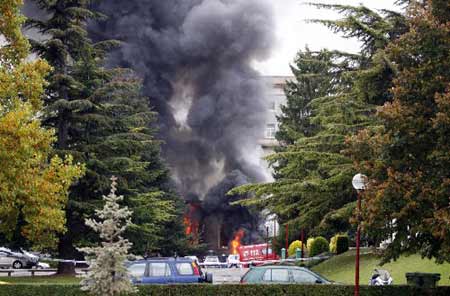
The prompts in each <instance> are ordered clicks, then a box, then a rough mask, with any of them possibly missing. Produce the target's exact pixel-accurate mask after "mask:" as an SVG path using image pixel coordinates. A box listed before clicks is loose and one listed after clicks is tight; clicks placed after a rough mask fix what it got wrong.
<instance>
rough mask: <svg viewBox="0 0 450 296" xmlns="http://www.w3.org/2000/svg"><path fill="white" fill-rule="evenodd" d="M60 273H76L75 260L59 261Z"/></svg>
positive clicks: (58, 272)
mask: <svg viewBox="0 0 450 296" xmlns="http://www.w3.org/2000/svg"><path fill="white" fill-rule="evenodd" d="M57 274H58V275H75V274H76V272H75V262H59V263H58V271H57Z"/></svg>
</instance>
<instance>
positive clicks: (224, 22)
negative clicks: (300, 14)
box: [91, 0, 274, 199]
mask: <svg viewBox="0 0 450 296" xmlns="http://www.w3.org/2000/svg"><path fill="white" fill-rule="evenodd" d="M96 5H97V7H96V8H97V9H98V10H100V11H101V12H102V13H104V14H105V15H107V16H108V19H107V20H106V21H104V22H101V23H96V24H92V25H91V32H92V35H93V37H94V38H95V39H97V40H102V39H111V38H113V39H118V40H121V41H122V42H123V43H122V46H121V47H120V48H119V49H118V50H116V51H115V52H114V54H113V55H112V56H111V58H110V63H111V65H114V66H116V65H119V66H126V67H131V68H133V69H134V70H136V71H137V72H138V73H139V74H140V75H141V76H142V77H143V78H144V84H145V89H144V92H145V95H147V96H149V97H150V98H151V102H152V104H153V105H154V108H155V109H156V111H158V112H159V114H160V125H161V137H162V138H163V140H164V141H165V146H164V147H163V150H164V151H163V152H164V155H165V157H166V159H167V161H168V162H169V164H170V166H171V169H172V173H173V175H174V178H175V181H176V183H177V185H178V188H179V190H180V192H182V193H183V194H188V193H189V194H195V195H197V196H199V197H200V199H204V197H205V195H206V193H207V192H208V190H209V189H210V188H211V187H212V186H214V185H215V184H218V183H219V182H220V181H221V180H222V179H223V178H224V177H225V176H226V175H227V174H228V173H230V172H232V171H233V170H240V171H241V172H242V173H243V174H244V175H245V176H247V177H249V179H250V181H252V182H253V181H264V180H266V179H267V177H268V174H267V173H266V171H265V169H264V168H262V167H260V165H259V161H260V157H261V155H262V151H261V149H260V148H259V146H258V144H257V140H258V139H259V138H261V137H262V136H263V128H264V116H265V114H264V112H265V111H264V110H265V109H266V108H265V104H266V100H265V93H264V86H263V84H262V82H261V81H260V80H259V74H258V73H257V72H256V71H254V70H253V68H252V67H251V64H252V63H253V62H254V61H258V60H263V59H265V58H267V57H268V54H269V53H270V48H271V47H272V44H273V43H274V38H273V36H274V34H273V30H274V24H273V20H272V13H271V7H270V6H269V4H268V1H266V0H126V1H124V0H105V1H101V2H99V4H96Z"/></svg>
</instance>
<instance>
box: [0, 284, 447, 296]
mask: <svg viewBox="0 0 450 296" xmlns="http://www.w3.org/2000/svg"><path fill="white" fill-rule="evenodd" d="M360 294H361V296H385V295H395V296H410V295H418V296H419V295H420V296H422V295H423V296H431V295H433V296H435V295H436V296H448V295H450V287H438V288H436V289H429V290H421V289H416V288H414V287H410V286H385V287H368V286H362V287H361V293H360ZM17 295H20V296H86V295H87V294H86V293H84V292H81V291H80V289H79V287H78V286H70V285H2V286H0V296H17ZM133 295H135V296H156V295H163V296H203V295H211V296H213V295H214V296H235V295H236V296H237V295H242V296H256V295H258V296H259V295H261V296H269V295H270V296H274V295H275V296H276V295H292V296H294V295H295V296H330V295H333V296H351V295H353V287H352V286H341V285H330V286H301V285H174V286H142V287H140V288H139V292H138V293H136V294H133Z"/></svg>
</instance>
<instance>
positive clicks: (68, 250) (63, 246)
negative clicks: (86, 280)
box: [57, 231, 76, 275]
mask: <svg viewBox="0 0 450 296" xmlns="http://www.w3.org/2000/svg"><path fill="white" fill-rule="evenodd" d="M69 232H70V231H68V232H66V233H65V234H64V235H63V236H62V237H61V238H60V240H59V244H58V255H59V258H60V259H66V260H74V259H75V253H74V248H73V246H72V241H71V239H70V237H69V235H68V234H69ZM75 265H76V264H75V262H70V261H68V262H59V263H58V271H57V274H59V275H75Z"/></svg>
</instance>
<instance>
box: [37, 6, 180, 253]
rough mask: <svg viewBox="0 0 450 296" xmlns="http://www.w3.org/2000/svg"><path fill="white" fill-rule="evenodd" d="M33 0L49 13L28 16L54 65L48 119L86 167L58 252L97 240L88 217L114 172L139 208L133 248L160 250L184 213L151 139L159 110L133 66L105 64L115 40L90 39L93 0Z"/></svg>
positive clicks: (61, 143)
mask: <svg viewBox="0 0 450 296" xmlns="http://www.w3.org/2000/svg"><path fill="white" fill-rule="evenodd" d="M36 2H37V3H38V4H39V6H40V8H41V9H42V10H44V11H45V12H46V13H47V14H48V18H47V19H45V20H31V21H30V22H29V25H30V26H33V27H35V28H38V29H39V31H40V32H41V33H42V34H45V36H46V38H45V40H44V41H42V42H38V41H34V42H33V47H34V49H35V51H36V52H37V53H39V54H40V55H41V56H42V57H44V58H46V59H47V60H48V61H49V63H50V64H51V65H53V66H54V71H53V72H52V73H51V75H50V78H49V80H50V89H49V91H48V93H47V101H46V113H45V119H46V120H45V122H46V124H48V125H49V126H52V127H54V128H56V130H57V131H58V141H57V148H58V152H59V153H63V152H66V151H70V152H71V153H72V154H73V155H74V157H75V158H76V159H77V160H78V161H80V162H84V163H86V168H87V172H86V176H85V177H84V178H83V179H82V180H81V181H80V184H79V185H77V186H75V187H73V188H72V190H71V194H70V199H69V204H68V209H67V215H68V228H69V231H68V233H67V234H66V235H65V236H64V237H63V238H62V240H61V243H60V246H59V253H60V256H62V257H63V258H75V257H76V256H77V255H78V253H77V252H76V250H75V248H74V247H75V246H79V245H85V244H88V243H89V242H90V241H93V240H96V239H97V237H96V236H95V234H94V233H92V232H89V230H88V229H87V228H86V227H85V225H84V222H83V221H84V219H85V218H86V217H87V216H91V215H92V213H93V211H94V210H95V209H96V208H98V206H99V205H100V203H101V200H100V199H99V198H98V196H99V193H100V194H101V193H106V192H107V191H108V188H109V181H108V180H109V178H110V177H111V175H116V176H117V177H118V188H119V189H118V191H119V193H120V194H124V195H126V196H127V198H126V200H125V203H126V204H127V205H128V206H129V207H130V209H131V210H133V212H134V214H133V217H132V221H133V222H134V226H133V227H130V229H129V230H128V232H127V237H128V238H129V239H130V240H131V241H132V242H133V246H134V250H133V251H134V252H138V253H143V252H144V250H152V249H157V248H158V245H159V243H160V241H161V240H162V239H163V238H164V237H163V234H162V231H163V228H164V227H165V226H166V225H169V224H171V223H175V224H176V222H174V221H177V219H176V218H177V216H178V215H181V213H180V205H179V201H178V198H177V197H176V196H175V194H174V193H173V192H172V191H171V189H170V187H169V185H168V183H169V179H168V171H167V169H166V167H165V165H164V163H163V162H162V160H161V158H160V143H159V141H157V140H156V139H155V138H154V133H155V130H154V122H155V116H156V114H155V113H154V112H152V111H151V110H150V107H149V104H148V99H147V98H145V97H143V96H142V95H141V81H140V80H139V79H138V78H137V77H136V76H135V75H134V74H133V73H132V72H131V71H129V70H126V69H107V68H105V67H104V59H105V57H106V55H107V52H108V50H109V48H110V47H111V46H116V45H117V43H116V42H114V41H103V42H99V43H96V44H94V43H93V42H92V41H91V40H90V39H89V37H88V34H87V32H86V23H87V21H88V20H89V19H92V18H95V17H96V16H98V15H97V14H96V13H95V12H93V11H91V10H89V7H88V4H89V2H90V1H83V0H73V1H65V0H58V1H41V0H39V1H36ZM179 224H180V225H181V221H180V222H179ZM176 233H177V236H178V237H176V238H174V240H173V241H172V242H173V244H176V243H177V241H180V239H182V232H181V231H179V232H176Z"/></svg>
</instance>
